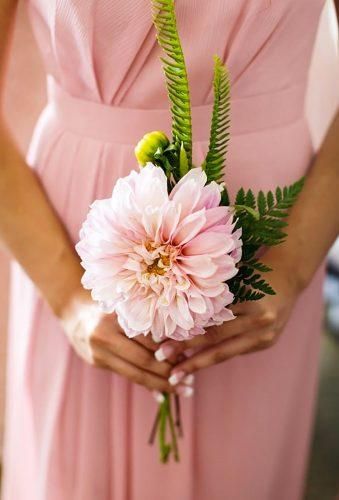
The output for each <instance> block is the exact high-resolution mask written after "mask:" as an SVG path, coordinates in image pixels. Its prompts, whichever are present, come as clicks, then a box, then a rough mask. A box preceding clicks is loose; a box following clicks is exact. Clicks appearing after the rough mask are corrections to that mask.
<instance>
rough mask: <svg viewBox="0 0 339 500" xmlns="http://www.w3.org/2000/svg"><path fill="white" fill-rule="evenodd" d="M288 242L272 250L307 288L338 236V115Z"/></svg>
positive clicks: (294, 211)
mask: <svg viewBox="0 0 339 500" xmlns="http://www.w3.org/2000/svg"><path fill="white" fill-rule="evenodd" d="M288 223H289V225H288V228H287V230H286V232H287V235H288V237H287V239H286V241H285V242H284V243H283V244H282V245H279V246H277V247H273V248H271V249H270V250H269V256H270V257H272V258H273V259H275V260H276V261H277V262H279V265H281V266H283V267H284V266H285V267H286V272H288V273H290V274H291V276H293V279H294V280H295V282H296V286H297V287H298V288H299V289H302V288H304V287H305V286H307V285H308V283H309V282H310V280H311V279H312V276H313V275H314V273H315V271H316V269H317V268H318V266H319V265H320V264H321V262H322V261H323V259H324V257H325V256H326V253H327V251H328V250H329V248H330V246H331V244H332V243H333V241H334V240H335V238H336V236H337V235H338V232H339V114H338V115H337V116H336V118H335V119H334V121H333V123H332V125H331V127H330V129H329V132H328V134H327V136H326V138H325V141H324V143H323V145H322V147H321V149H320V151H319V153H318V155H317V158H316V159H315V161H314V163H313V166H312V168H311V169H310V172H309V173H308V175H307V177H306V183H305V186H304V189H303V191H302V193H301V194H300V196H299V198H298V200H297V202H296V204H295V206H294V207H293V209H292V210H291V214H290V216H289V219H288Z"/></svg>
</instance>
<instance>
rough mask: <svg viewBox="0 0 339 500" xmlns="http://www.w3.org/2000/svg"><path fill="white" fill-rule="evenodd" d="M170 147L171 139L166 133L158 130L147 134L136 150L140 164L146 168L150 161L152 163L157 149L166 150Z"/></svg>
mask: <svg viewBox="0 0 339 500" xmlns="http://www.w3.org/2000/svg"><path fill="white" fill-rule="evenodd" d="M168 145H169V139H168V137H167V136H166V134H164V132H161V131H158V130H156V131H154V132H149V133H148V134H145V135H144V137H143V138H142V139H141V140H140V141H139V142H138V144H137V145H136V147H135V149H134V153H135V156H136V159H137V160H138V163H139V164H140V165H142V166H145V165H146V163H147V162H148V161H150V162H152V161H153V160H154V153H155V152H156V151H157V149H158V148H159V147H161V148H162V149H165V148H166V147H167V146H168Z"/></svg>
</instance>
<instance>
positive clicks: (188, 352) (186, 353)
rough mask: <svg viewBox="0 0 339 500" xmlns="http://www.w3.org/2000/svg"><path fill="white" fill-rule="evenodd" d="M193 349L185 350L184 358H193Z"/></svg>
mask: <svg viewBox="0 0 339 500" xmlns="http://www.w3.org/2000/svg"><path fill="white" fill-rule="evenodd" d="M195 352H196V351H195V349H194V347H191V349H186V350H185V351H184V353H185V355H186V358H190V357H191V356H193V354H195Z"/></svg>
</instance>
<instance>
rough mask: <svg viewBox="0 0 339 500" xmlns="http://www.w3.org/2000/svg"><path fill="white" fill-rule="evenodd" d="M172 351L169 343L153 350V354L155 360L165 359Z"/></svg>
mask: <svg viewBox="0 0 339 500" xmlns="http://www.w3.org/2000/svg"><path fill="white" fill-rule="evenodd" d="M173 352H174V348H173V346H172V345H170V344H167V345H166V344H165V345H164V346H162V347H160V349H158V350H157V351H155V353H154V356H155V359H156V360H157V361H165V359H168V358H169V357H170V356H171V355H172V354H173Z"/></svg>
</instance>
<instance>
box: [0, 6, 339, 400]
mask: <svg viewBox="0 0 339 500" xmlns="http://www.w3.org/2000/svg"><path fill="white" fill-rule="evenodd" d="M15 7H16V1H13V0H3V1H2V3H1V6H0V61H1V67H0V70H1V74H0V75H1V76H0V78H1V79H0V89H1V86H2V81H3V75H4V72H5V68H6V52H7V51H8V47H9V39H10V32H11V25H12V23H13V19H14V15H15ZM338 137H339V117H338V116H337V117H336V118H335V120H334V122H333V124H332V126H331V127H330V130H329V132H328V135H327V137H326V139H325V141H324V143H323V145H322V148H321V150H320V152H319V154H318V157H317V159H316V161H315V163H314V165H313V168H312V169H311V171H310V173H309V174H308V176H307V181H306V185H305V188H304V190H303V192H302V194H301V196H300V198H299V200H298V202H297V204H296V205H295V206H294V208H293V210H292V211H291V215H290V217H289V228H288V239H287V241H286V243H284V244H283V245H281V246H279V247H277V248H272V249H270V250H269V251H268V252H267V253H266V254H265V257H264V259H263V260H264V261H265V262H266V263H267V264H268V265H270V267H272V268H273V269H274V271H273V272H272V273H271V274H270V278H269V279H270V282H271V283H272V285H273V287H274V288H275V289H276V291H277V292H278V293H277V295H276V296H273V297H269V296H268V297H265V298H264V299H262V300H261V301H260V302H257V303H245V304H241V305H237V306H235V307H234V312H235V313H236V315H237V316H238V317H237V319H235V320H234V321H232V322H230V323H226V324H224V325H222V326H221V327H218V328H211V329H210V330H209V335H205V336H200V337H197V338H195V339H193V340H192V341H189V342H180V343H179V342H171V341H168V342H166V343H164V344H163V346H165V345H167V346H171V347H172V355H171V356H168V357H169V361H170V363H168V362H166V361H157V362H155V360H154V357H153V353H154V352H155V351H156V350H157V348H158V347H159V346H157V345H156V344H154V343H153V342H152V341H151V340H150V339H148V338H143V337H140V338H139V337H138V338H137V339H136V340H130V339H127V338H125V337H124V336H123V333H122V332H121V330H120V329H119V327H118V326H117V323H116V320H115V317H114V316H112V317H110V316H107V315H103V314H102V313H100V312H99V311H98V310H97V308H96V306H95V304H94V303H93V302H92V300H91V298H90V296H89V293H88V292H87V291H85V290H83V289H82V287H81V285H80V279H81V276H82V273H83V270H82V268H81V266H80V263H79V259H78V257H77V255H76V254H75V252H74V248H73V245H72V243H71V242H70V240H69V237H68V234H67V232H66V230H65V229H64V227H63V225H62V223H61V222H60V220H59V219H58V217H57V216H56V214H55V212H54V210H53V208H52V206H51V205H50V203H49V201H48V198H47V196H46V194H45V193H44V191H43V189H42V187H41V185H40V183H39V180H38V179H37V177H36V176H35V174H34V172H33V171H32V170H31V169H29V168H28V167H27V165H26V164H25V162H24V161H23V159H22V158H21V156H20V155H19V153H18V152H17V150H16V148H15V147H14V145H13V143H12V141H11V138H10V137H9V134H8V132H7V131H6V129H5V125H4V122H3V119H1V120H0V155H1V170H0V200H1V203H0V239H1V240H2V241H3V243H4V244H5V246H6V247H7V248H8V249H9V251H10V252H11V253H12V255H13V256H14V257H15V258H16V259H17V260H18V261H19V263H20V264H21V265H22V267H23V268H24V269H25V271H26V272H27V274H28V275H29V276H30V277H31V279H32V281H33V282H34V283H35V284H36V286H37V287H38V288H39V289H40V291H41V293H42V295H43V296H44V297H45V299H46V300H47V302H48V303H49V305H50V307H51V308H52V310H53V311H54V313H55V314H56V316H57V317H59V318H60V321H61V322H62V324H63V326H64V329H65V333H66V335H67V336H68V338H69V340H70V342H71V343H72V345H73V346H74V348H75V350H76V351H77V352H78V354H79V355H80V356H81V357H82V358H83V359H85V360H86V361H87V362H90V363H92V364H96V365H98V366H103V367H106V368H108V369H110V370H113V371H115V372H118V373H120V374H122V375H124V376H126V377H128V378H129V379H130V380H132V381H134V382H137V383H140V384H142V385H144V386H146V387H148V388H150V389H157V390H159V391H167V390H173V387H172V385H170V384H169V383H168V382H167V377H168V376H169V375H170V374H171V373H172V374H173V373H177V372H179V371H180V372H183V373H186V374H189V373H193V372H195V371H197V370H199V369H201V368H205V367H207V366H210V365H212V364H215V363H219V362H223V361H226V360H227V359H230V358H231V357H233V356H236V355H240V354H244V353H247V352H252V351H254V350H258V349H266V348H268V347H270V346H272V345H273V344H274V343H275V342H276V341H277V339H278V337H279V334H280V333H281V331H282V330H283V328H284V325H285V324H286V322H287V320H288V318H289V316H290V313H291V311H292V308H293V305H294V303H295V301H296V299H297V297H298V295H299V294H300V292H301V291H302V290H303V289H304V288H305V287H306V286H307V284H308V283H309V282H310V280H311V278H312V276H313V274H314V273H315V271H316V269H317V267H318V266H319V264H320V263H321V261H322V260H323V258H324V257H325V255H326V252H327V250H328V248H329V247H330V245H331V243H332V242H333V241H334V239H335V236H336V235H337V233H338V228H339V197H338V188H339V145H338V140H337V139H338ZM324 221H326V224H325V223H324ZM295 262H298V263H299V265H298V267H297V270H296V269H295ZM88 318H91V321H88ZM112 319H113V321H112ZM89 324H90V325H91V327H90V328H89V327H88V325H89ZM163 346H162V347H161V348H160V349H163ZM197 346H199V348H203V349H202V350H201V351H200V352H199V353H198V354H196V355H194V356H192V357H190V358H189V359H187V360H185V361H183V362H178V360H179V359H180V358H179V355H182V353H183V351H184V350H186V349H188V348H191V347H197ZM158 359H159V356H158ZM173 364H176V366H175V368H173V369H172V365H173ZM172 380H173V379H172Z"/></svg>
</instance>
